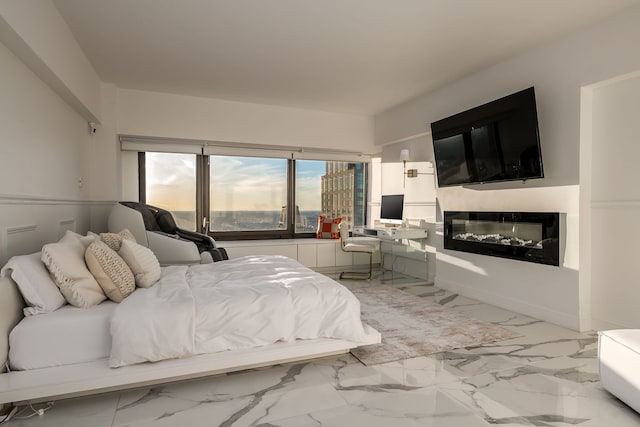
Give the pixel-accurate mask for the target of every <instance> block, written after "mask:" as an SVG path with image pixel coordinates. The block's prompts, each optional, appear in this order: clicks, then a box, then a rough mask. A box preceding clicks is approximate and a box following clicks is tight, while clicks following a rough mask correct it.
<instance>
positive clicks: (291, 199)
mask: <svg viewBox="0 0 640 427" xmlns="http://www.w3.org/2000/svg"><path fill="white" fill-rule="evenodd" d="M193 155H194V156H196V161H195V164H196V231H197V232H200V233H204V234H207V235H209V236H211V237H214V238H215V239H216V240H220V241H225V240H267V239H299V238H315V237H316V233H315V232H304V233H297V232H296V231H295V217H296V216H295V206H296V205H295V193H296V159H291V158H290V159H286V160H287V227H286V228H285V229H283V230H256V231H246V230H244V231H211V230H210V229H209V225H210V224H209V221H210V218H209V213H210V197H209V189H210V185H211V182H210V173H209V172H210V167H211V166H210V156H209V155H208V154H193ZM237 157H245V156H243V155H242V154H238V155H237ZM300 160H302V159H300ZM326 161H327V162H328V161H332V160H326ZM334 161H335V160H334ZM337 161H343V160H337ZM344 162H346V163H362V165H363V180H364V187H365V191H364V192H363V201H362V203H363V206H364V209H363V223H364V224H366V221H367V209H366V206H367V191H366V188H367V183H368V179H369V177H368V169H369V168H368V167H367V166H366V165H367V162H365V161H362V162H355V161H349V160H344ZM327 181H328V180H327ZM321 188H322V184H321ZM138 194H139V201H140V202H141V203H146V152H143V151H141V152H138ZM321 197H322V194H321ZM320 203H321V206H322V198H321V199H320ZM354 208H355V207H354ZM350 215H353V213H352V214H350ZM205 218H206V220H207V222H206V224H204V223H203V220H204V219H205Z"/></svg>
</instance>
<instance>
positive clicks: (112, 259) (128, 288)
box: [84, 242, 136, 302]
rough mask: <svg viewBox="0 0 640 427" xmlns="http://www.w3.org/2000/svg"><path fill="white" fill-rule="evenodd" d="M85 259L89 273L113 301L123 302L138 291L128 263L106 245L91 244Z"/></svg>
mask: <svg viewBox="0 0 640 427" xmlns="http://www.w3.org/2000/svg"><path fill="white" fill-rule="evenodd" d="M84 259H85V261H86V262H87V266H89V271H91V274H93V277H95V278H96V280H97V281H98V284H99V285H100V287H101V288H102V290H103V291H104V293H105V295H106V296H107V298H109V299H110V300H111V301H114V302H122V300H123V299H125V298H126V297H128V296H129V295H130V294H131V293H132V292H133V291H134V290H135V289H136V283H135V280H134V278H133V273H132V272H131V269H130V268H129V267H128V266H127V263H126V262H124V260H123V259H122V258H120V256H118V254H117V253H116V252H115V251H114V250H113V249H111V248H109V246H107V245H106V244H105V243H103V242H93V243H92V244H90V245H89V247H88V248H87V251H86V252H85V254H84Z"/></svg>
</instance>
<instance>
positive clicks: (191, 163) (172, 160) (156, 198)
mask: <svg viewBox="0 0 640 427" xmlns="http://www.w3.org/2000/svg"><path fill="white" fill-rule="evenodd" d="M145 171H146V175H145V181H144V182H145V197H146V203H148V204H150V205H153V206H157V207H159V208H162V209H166V210H168V211H170V212H171V213H172V214H173V217H174V218H175V220H176V224H177V225H178V226H179V227H182V228H186V229H188V230H195V229H196V156H194V155H193V154H176V153H146V156H145Z"/></svg>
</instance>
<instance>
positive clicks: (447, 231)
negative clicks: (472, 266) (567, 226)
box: [444, 211, 560, 265]
mask: <svg viewBox="0 0 640 427" xmlns="http://www.w3.org/2000/svg"><path fill="white" fill-rule="evenodd" d="M444 248H445V249H451V250H455V251H462V252H471V253H476V254H482V255H490V256H497V257H502V258H511V259H517V260H521V261H529V262H537V263H540V264H549V265H560V214H559V213H553V212H551V213H548V212H461V211H445V212H444Z"/></svg>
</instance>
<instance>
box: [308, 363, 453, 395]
mask: <svg viewBox="0 0 640 427" xmlns="http://www.w3.org/2000/svg"><path fill="white" fill-rule="evenodd" d="M319 369H320V370H321V372H322V373H323V374H324V375H325V376H326V378H327V380H328V381H329V382H330V384H331V385H332V386H333V387H334V388H335V389H336V390H337V391H338V392H339V393H340V396H341V397H342V398H343V399H344V400H345V401H347V402H348V403H350V404H354V403H359V402H364V401H367V400H371V399H378V398H380V396H381V395H385V394H394V393H404V392H408V391H414V390H420V389H422V388H425V387H432V386H434V385H436V384H443V383H448V382H452V381H458V380H459V377H457V376H455V375H452V374H451V373H449V372H448V371H447V370H446V369H444V368H443V365H442V363H440V362H439V361H438V360H436V359H434V358H431V357H427V356H424V357H417V358H413V359H407V360H401V361H396V362H389V363H384V364H381V365H373V366H365V365H363V364H361V363H359V362H358V363H352V364H348V363H346V361H345V360H344V358H342V359H336V360H335V361H334V363H332V364H330V365H329V364H326V365H324V366H319Z"/></svg>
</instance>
